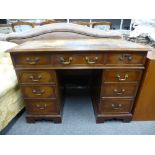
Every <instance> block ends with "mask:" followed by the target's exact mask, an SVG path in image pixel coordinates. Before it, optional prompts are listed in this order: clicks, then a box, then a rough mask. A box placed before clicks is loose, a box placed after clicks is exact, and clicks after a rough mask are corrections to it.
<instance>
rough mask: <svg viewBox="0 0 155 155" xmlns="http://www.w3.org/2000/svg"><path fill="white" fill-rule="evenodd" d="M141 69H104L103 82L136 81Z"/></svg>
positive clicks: (139, 76) (138, 78) (139, 77)
mask: <svg viewBox="0 0 155 155" xmlns="http://www.w3.org/2000/svg"><path fill="white" fill-rule="evenodd" d="M142 72H143V71H142V70H121V69H120V70H105V71H103V75H102V79H103V81H104V82H138V81H139V80H140V79H141V76H142Z"/></svg>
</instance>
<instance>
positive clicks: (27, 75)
mask: <svg viewBox="0 0 155 155" xmlns="http://www.w3.org/2000/svg"><path fill="white" fill-rule="evenodd" d="M17 75H18V79H19V81H20V83H21V84H24V83H35V84H37V83H43V84H46V83H47V84H55V83H56V74H55V71H53V70H47V71H46V70H40V71H34V70H31V71H30V70H29V71H17Z"/></svg>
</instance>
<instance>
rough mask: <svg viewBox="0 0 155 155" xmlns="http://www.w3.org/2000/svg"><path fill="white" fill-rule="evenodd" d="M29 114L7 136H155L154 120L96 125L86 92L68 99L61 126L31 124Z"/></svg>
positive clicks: (15, 122) (22, 117)
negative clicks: (27, 118) (26, 119)
mask: <svg viewBox="0 0 155 155" xmlns="http://www.w3.org/2000/svg"><path fill="white" fill-rule="evenodd" d="M25 116H26V113H25V112H24V113H23V114H22V115H20V116H19V117H18V118H16V120H14V122H12V123H11V124H12V125H10V126H9V127H8V128H7V129H6V130H4V131H3V134H6V135H131V134H132V135H154V134H155V121H146V122H136V121H132V122H130V123H123V122H121V121H107V122H105V123H102V124H96V123H95V117H94V112H93V107H92V104H91V99H90V97H89V95H88V94H86V93H85V92H81V93H79V92H78V93H76V92H75V93H73V92H72V94H68V95H67V97H66V99H65V106H64V113H63V120H62V124H54V123H53V122H50V121H42V122H39V121H38V122H36V123H34V124H33V123H32V124H28V123H26V121H25Z"/></svg>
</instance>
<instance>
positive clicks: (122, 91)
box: [101, 84, 138, 97]
mask: <svg viewBox="0 0 155 155" xmlns="http://www.w3.org/2000/svg"><path fill="white" fill-rule="evenodd" d="M137 88H138V86H137V84H103V85H102V91H101V96H102V97H135V95H136V92H137Z"/></svg>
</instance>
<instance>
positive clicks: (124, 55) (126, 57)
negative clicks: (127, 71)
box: [119, 54, 132, 61]
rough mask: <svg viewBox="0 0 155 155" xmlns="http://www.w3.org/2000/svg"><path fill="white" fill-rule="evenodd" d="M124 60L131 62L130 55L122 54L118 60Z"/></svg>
mask: <svg viewBox="0 0 155 155" xmlns="http://www.w3.org/2000/svg"><path fill="white" fill-rule="evenodd" d="M124 59H127V60H128V61H131V60H132V55H131V54H122V56H121V57H120V58H119V60H120V61H124Z"/></svg>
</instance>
